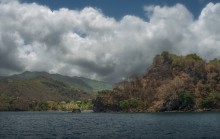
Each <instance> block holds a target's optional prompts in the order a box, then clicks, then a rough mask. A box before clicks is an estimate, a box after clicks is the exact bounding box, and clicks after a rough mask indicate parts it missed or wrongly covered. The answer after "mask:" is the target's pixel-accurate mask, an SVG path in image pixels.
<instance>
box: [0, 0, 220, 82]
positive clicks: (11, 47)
mask: <svg viewBox="0 0 220 139" xmlns="http://www.w3.org/2000/svg"><path fill="white" fill-rule="evenodd" d="M163 51H168V52H170V53H174V54H178V55H187V54H189V53H196V54H198V55H199V56H200V57H202V58H204V59H205V60H211V59H213V58H220V3H218V1H217V0H216V1H215V0H212V1H210V0H182V1H177V0H163V1H162V0H138V1H134V0H130V1H122V0H121V1H119V0H105V1H104V0H74V1H70V0H65V1H64V0H62V1H61V0H38V1H34V0H0V75H11V74H18V73H21V72H24V71H46V72H49V73H59V74H62V75H68V76H82V77H87V78H91V79H97V80H102V81H107V82H117V81H120V80H123V79H126V78H128V77H130V76H133V75H137V74H142V73H144V72H146V70H147V69H148V68H149V66H150V65H151V63H152V61H153V58H154V56H155V55H156V54H160V53H161V52H163Z"/></svg>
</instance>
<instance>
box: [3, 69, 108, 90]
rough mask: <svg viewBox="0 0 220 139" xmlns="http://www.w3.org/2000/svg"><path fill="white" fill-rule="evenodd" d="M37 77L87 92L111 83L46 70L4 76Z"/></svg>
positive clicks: (20, 78)
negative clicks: (51, 72)
mask: <svg viewBox="0 0 220 139" xmlns="http://www.w3.org/2000/svg"><path fill="white" fill-rule="evenodd" d="M38 77H45V78H49V79H53V80H57V81H60V82H64V83H65V84H67V85H70V86H72V87H73V88H75V89H79V90H82V91H85V92H88V93H95V92H97V91H100V90H104V89H111V88H112V85H111V84H110V83H107V82H102V81H97V80H92V79H88V78H84V77H76V76H74V77H70V76H63V75H60V74H50V73H47V72H30V71H25V72H23V73H21V74H17V75H12V76H8V77H4V78H7V79H13V80H31V79H35V78H38Z"/></svg>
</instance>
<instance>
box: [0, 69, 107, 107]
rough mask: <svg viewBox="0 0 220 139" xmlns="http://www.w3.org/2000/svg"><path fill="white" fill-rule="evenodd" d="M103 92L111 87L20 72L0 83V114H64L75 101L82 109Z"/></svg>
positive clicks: (97, 82) (76, 79) (65, 77)
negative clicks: (48, 112) (11, 112)
mask: <svg viewBox="0 0 220 139" xmlns="http://www.w3.org/2000/svg"><path fill="white" fill-rule="evenodd" d="M106 88H111V85H109V84H107V83H104V82H100V81H95V80H90V79H86V78H81V77H68V76H62V75H59V74H49V73H46V72H24V73H22V74H18V75H13V76H9V77H3V78H1V79H0V110H60V109H61V107H62V110H66V109H71V108H75V107H78V104H76V102H77V101H82V102H83V105H82V104H80V105H79V106H81V107H83V109H84V108H88V107H91V102H90V101H88V100H92V99H94V98H95V95H96V91H99V90H101V89H106ZM63 103H65V108H64V104H63ZM51 105H53V107H52V106H51Z"/></svg>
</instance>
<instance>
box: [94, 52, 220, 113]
mask: <svg viewBox="0 0 220 139" xmlns="http://www.w3.org/2000/svg"><path fill="white" fill-rule="evenodd" d="M208 109H220V60H218V59H214V60H211V61H209V62H208V63H207V62H206V61H204V60H203V59H202V58H200V57H199V56H198V55H196V54H189V55H186V56H177V55H174V54H170V53H168V52H163V53H162V54H160V55H157V56H156V57H155V58H154V62H153V64H152V66H151V67H150V68H149V69H148V71H147V73H146V74H144V75H142V76H140V77H135V78H131V79H128V80H125V81H122V82H120V83H118V84H116V85H115V87H114V88H113V90H105V91H101V92H99V95H98V97H97V99H96V101H95V104H94V111H97V112H103V111H125V112H145V111H199V110H208Z"/></svg>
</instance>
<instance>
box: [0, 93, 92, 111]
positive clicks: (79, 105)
mask: <svg viewBox="0 0 220 139" xmlns="http://www.w3.org/2000/svg"><path fill="white" fill-rule="evenodd" d="M92 108H93V100H91V99H88V100H82V101H67V102H66V101H60V102H58V101H44V102H42V101H34V100H33V101H30V100H24V99H22V98H18V97H17V98H10V97H6V96H1V97H0V111H72V110H73V109H80V110H92Z"/></svg>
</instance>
